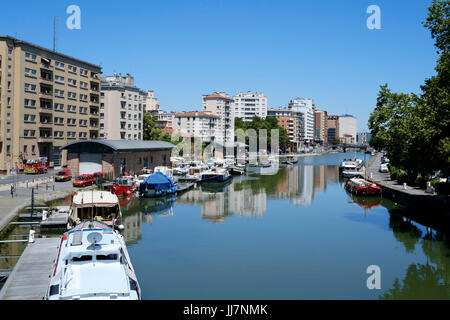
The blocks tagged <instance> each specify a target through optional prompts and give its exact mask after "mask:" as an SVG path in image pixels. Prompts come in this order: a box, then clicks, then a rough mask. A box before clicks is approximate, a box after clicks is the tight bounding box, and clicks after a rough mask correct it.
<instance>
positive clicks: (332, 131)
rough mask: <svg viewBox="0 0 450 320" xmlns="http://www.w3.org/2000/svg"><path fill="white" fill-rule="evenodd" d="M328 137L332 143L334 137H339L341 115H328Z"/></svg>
mask: <svg viewBox="0 0 450 320" xmlns="http://www.w3.org/2000/svg"><path fill="white" fill-rule="evenodd" d="M327 139H328V143H331V142H332V141H333V139H339V116H332V115H329V116H328V117H327Z"/></svg>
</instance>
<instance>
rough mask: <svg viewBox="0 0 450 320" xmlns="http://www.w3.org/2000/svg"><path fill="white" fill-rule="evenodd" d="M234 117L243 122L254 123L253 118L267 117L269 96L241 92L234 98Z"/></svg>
mask: <svg viewBox="0 0 450 320" xmlns="http://www.w3.org/2000/svg"><path fill="white" fill-rule="evenodd" d="M233 100H234V116H235V118H241V119H242V120H243V121H252V119H253V117H255V116H256V117H260V118H263V119H265V118H266V117H267V96H266V95H265V94H264V93H251V92H250V91H249V92H247V93H242V92H239V93H238V94H236V95H235V96H234V97H233Z"/></svg>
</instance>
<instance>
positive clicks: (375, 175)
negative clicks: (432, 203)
mask: <svg viewBox="0 0 450 320" xmlns="http://www.w3.org/2000/svg"><path fill="white" fill-rule="evenodd" d="M381 157H382V154H381V153H377V154H376V155H375V156H374V159H373V161H370V162H369V163H368V170H367V178H368V179H369V180H371V181H373V182H375V183H377V184H379V185H381V186H384V187H388V188H391V189H394V190H397V191H401V192H405V193H408V194H411V195H422V196H433V194H431V193H426V192H425V190H424V189H420V188H419V187H411V186H406V189H404V188H403V183H399V182H398V181H395V180H391V178H390V174H389V173H382V172H379V171H378V169H379V168H380V165H381ZM371 160H372V159H371ZM436 196H437V195H436Z"/></svg>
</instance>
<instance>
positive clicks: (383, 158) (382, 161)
mask: <svg viewBox="0 0 450 320" xmlns="http://www.w3.org/2000/svg"><path fill="white" fill-rule="evenodd" d="M381 163H382V164H383V163H389V159H388V157H386V156H382V157H381Z"/></svg>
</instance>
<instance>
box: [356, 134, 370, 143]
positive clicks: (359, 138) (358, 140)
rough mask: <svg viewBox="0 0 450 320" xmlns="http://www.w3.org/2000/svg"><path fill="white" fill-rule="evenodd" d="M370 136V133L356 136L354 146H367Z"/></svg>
mask: <svg viewBox="0 0 450 320" xmlns="http://www.w3.org/2000/svg"><path fill="white" fill-rule="evenodd" d="M370 138H372V134H371V133H370V132H365V131H363V132H360V133H358V134H357V135H356V144H364V145H368V144H369V141H370Z"/></svg>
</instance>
